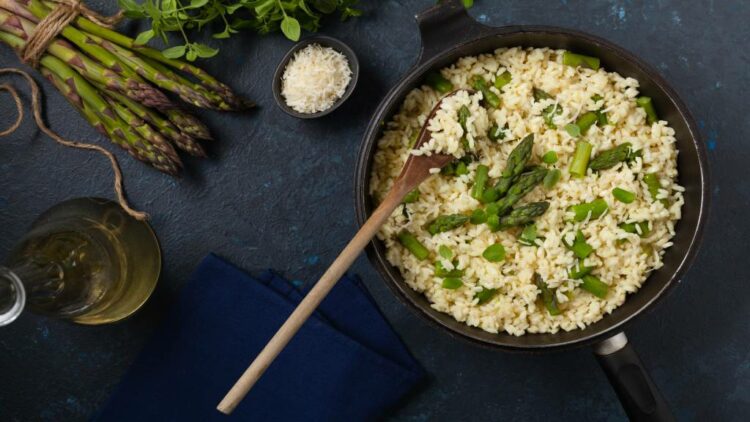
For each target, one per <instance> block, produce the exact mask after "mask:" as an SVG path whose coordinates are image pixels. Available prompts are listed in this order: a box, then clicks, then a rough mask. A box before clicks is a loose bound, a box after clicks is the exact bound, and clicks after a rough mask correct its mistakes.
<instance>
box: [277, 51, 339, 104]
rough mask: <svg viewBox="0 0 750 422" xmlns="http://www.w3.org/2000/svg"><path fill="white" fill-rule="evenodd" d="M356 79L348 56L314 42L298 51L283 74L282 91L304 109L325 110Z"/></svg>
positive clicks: (292, 101)
mask: <svg viewBox="0 0 750 422" xmlns="http://www.w3.org/2000/svg"><path fill="white" fill-rule="evenodd" d="M351 79H352V70H351V68H350V67H349V62H348V61H347V59H346V57H345V56H344V55H343V54H341V53H339V52H338V51H335V50H334V49H332V48H330V47H322V46H320V45H319V44H310V45H308V46H307V47H305V48H303V49H301V50H299V51H298V52H296V53H295V54H294V57H293V58H292V60H290V61H289V63H288V64H287V66H286V68H285V69H284V76H282V78H281V95H283V96H284V99H285V101H286V104H287V105H288V106H289V107H291V108H292V109H293V110H295V111H297V112H300V113H306V114H307V113H317V112H319V111H324V110H327V109H329V108H331V106H333V104H334V103H335V102H336V101H337V100H338V99H339V98H341V97H342V96H343V95H344V92H345V91H346V87H347V86H348V85H349V82H350V81H351Z"/></svg>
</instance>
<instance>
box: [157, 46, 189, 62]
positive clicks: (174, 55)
mask: <svg viewBox="0 0 750 422" xmlns="http://www.w3.org/2000/svg"><path fill="white" fill-rule="evenodd" d="M185 51H187V46H186V45H176V46H174V47H169V48H167V49H166V50H164V51H162V52H161V54H163V55H164V57H166V58H168V59H179V58H180V57H182V56H184V55H185Z"/></svg>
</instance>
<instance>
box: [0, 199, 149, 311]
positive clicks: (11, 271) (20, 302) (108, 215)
mask: <svg viewBox="0 0 750 422" xmlns="http://www.w3.org/2000/svg"><path fill="white" fill-rule="evenodd" d="M160 271H161V252H160V250H159V244H158V241H157V239H156V236H155V235H154V232H153V231H152V230H151V228H150V227H149V225H148V224H147V223H145V222H142V221H137V220H135V219H133V218H132V217H130V216H129V215H127V214H126V213H125V212H124V211H123V210H122V208H121V207H120V206H119V205H118V204H117V203H114V202H111V201H108V200H104V199H96V198H79V199H73V200H70V201H66V202H63V203H61V204H58V205H56V206H54V207H53V208H51V209H49V210H48V211H46V212H45V213H44V214H42V215H41V216H40V217H39V218H38V219H37V220H36V221H35V222H34V224H33V225H32V227H31V229H30V230H29V232H28V233H27V234H26V235H25V236H24V237H23V238H22V239H21V241H20V242H19V243H18V245H17V246H16V248H14V249H13V251H12V252H11V254H10V257H9V258H8V260H7V261H6V266H5V267H2V266H0V326H2V325H6V324H9V323H11V322H12V321H13V320H15V319H16V318H17V317H18V315H20V314H21V312H22V311H23V310H24V309H27V308H28V309H29V310H31V311H32V312H35V313H39V314H44V315H48V316H51V317H56V318H63V319H68V320H71V321H73V322H76V323H80V324H91V325H95V324H106V323H111V322H115V321H119V320H121V319H123V318H125V317H127V316H129V315H131V314H132V313H133V312H135V311H137V310H138V309H139V308H140V307H141V306H142V305H143V304H144V303H145V302H146V300H147V299H148V298H149V296H151V293H152V292H153V290H154V288H155V287H156V282H157V280H158V278H159V273H160Z"/></svg>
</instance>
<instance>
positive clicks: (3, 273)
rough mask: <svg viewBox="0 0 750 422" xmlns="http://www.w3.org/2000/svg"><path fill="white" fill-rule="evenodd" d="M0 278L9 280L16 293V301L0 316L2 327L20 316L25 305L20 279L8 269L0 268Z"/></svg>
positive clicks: (24, 295) (24, 291) (24, 294)
mask: <svg viewBox="0 0 750 422" xmlns="http://www.w3.org/2000/svg"><path fill="white" fill-rule="evenodd" d="M0 278H5V279H7V280H10V282H11V285H12V286H13V288H14V289H15V291H16V301H15V303H14V304H13V306H11V307H10V309H8V310H7V311H6V312H4V313H2V314H0V327H2V326H5V325H8V324H10V323H11V322H13V321H15V320H16V318H18V316H19V315H21V312H23V308H24V306H25V305H26V289H24V287H23V283H22V282H21V279H20V278H18V276H17V275H16V274H15V273H14V272H13V271H11V270H10V269H8V268H5V267H0Z"/></svg>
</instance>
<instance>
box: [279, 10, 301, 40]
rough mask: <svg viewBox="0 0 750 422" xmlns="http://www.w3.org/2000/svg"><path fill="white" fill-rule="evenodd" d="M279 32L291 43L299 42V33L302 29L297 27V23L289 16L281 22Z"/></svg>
mask: <svg viewBox="0 0 750 422" xmlns="http://www.w3.org/2000/svg"><path fill="white" fill-rule="evenodd" d="M281 32H283V33H284V35H285V36H286V37H287V38H289V39H290V40H292V41H299V36H300V33H301V32H302V29H301V28H300V26H299V21H298V20H297V19H295V18H293V17H291V16H284V20H282V21H281Z"/></svg>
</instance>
